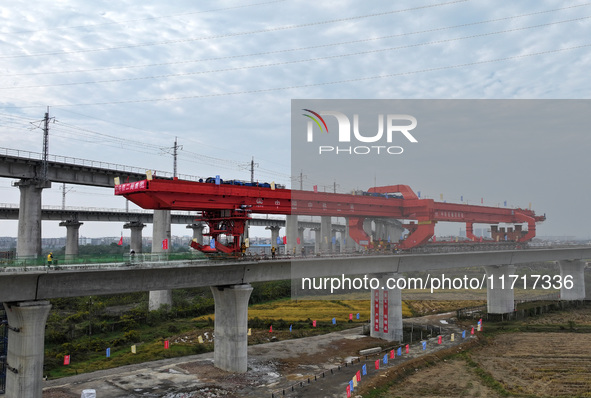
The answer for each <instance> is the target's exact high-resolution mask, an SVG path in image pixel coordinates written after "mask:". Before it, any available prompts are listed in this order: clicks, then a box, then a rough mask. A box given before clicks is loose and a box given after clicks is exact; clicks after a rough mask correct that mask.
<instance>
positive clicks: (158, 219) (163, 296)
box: [148, 210, 172, 311]
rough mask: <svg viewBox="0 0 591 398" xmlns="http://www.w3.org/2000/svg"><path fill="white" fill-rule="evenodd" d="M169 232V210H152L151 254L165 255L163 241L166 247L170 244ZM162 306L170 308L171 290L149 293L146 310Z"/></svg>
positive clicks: (166, 250)
mask: <svg viewBox="0 0 591 398" xmlns="http://www.w3.org/2000/svg"><path fill="white" fill-rule="evenodd" d="M171 237H172V234H171V231H170V210H154V218H153V224H152V254H167V253H168V252H169V249H168V248H167V249H164V247H163V246H162V245H163V241H164V240H165V239H168V245H169V247H170V244H171V241H170V240H171ZM162 306H167V307H168V308H172V290H154V291H151V292H150V299H149V303H148V309H149V310H150V311H155V310H158V309H160V308H161V307H162Z"/></svg>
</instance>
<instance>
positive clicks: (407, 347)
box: [406, 344, 409, 354]
mask: <svg viewBox="0 0 591 398" xmlns="http://www.w3.org/2000/svg"><path fill="white" fill-rule="evenodd" d="M408 349H409V346H408V344H407V345H406V353H407V354H408Z"/></svg>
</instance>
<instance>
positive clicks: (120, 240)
mask: <svg viewBox="0 0 591 398" xmlns="http://www.w3.org/2000/svg"><path fill="white" fill-rule="evenodd" d="M117 245H119V246H123V234H121V238H119V243H117Z"/></svg>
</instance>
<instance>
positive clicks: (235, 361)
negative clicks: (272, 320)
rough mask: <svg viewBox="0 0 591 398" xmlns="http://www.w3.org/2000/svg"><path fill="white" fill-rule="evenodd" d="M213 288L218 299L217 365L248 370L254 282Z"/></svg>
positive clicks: (216, 310)
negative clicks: (250, 316) (249, 303)
mask: <svg viewBox="0 0 591 398" xmlns="http://www.w3.org/2000/svg"><path fill="white" fill-rule="evenodd" d="M211 291H212V292H213V298H214V301H215V330H214V333H215V340H214V354H213V358H214V365H215V367H217V368H220V369H223V370H225V371H228V372H235V373H244V372H246V370H247V368H248V366H247V359H248V356H247V348H248V335H247V333H248V299H249V298H250V293H251V292H252V286H251V285H249V284H244V285H234V286H212V287H211Z"/></svg>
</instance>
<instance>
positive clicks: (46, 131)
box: [41, 107, 49, 181]
mask: <svg viewBox="0 0 591 398" xmlns="http://www.w3.org/2000/svg"><path fill="white" fill-rule="evenodd" d="M48 153H49V107H47V112H45V117H44V118H43V163H42V167H43V169H42V171H41V178H42V179H43V181H47V156H48Z"/></svg>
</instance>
